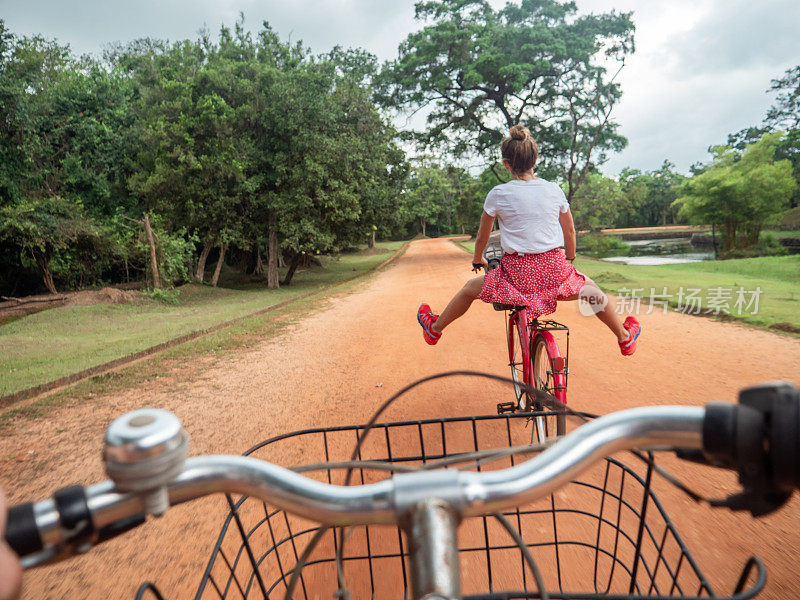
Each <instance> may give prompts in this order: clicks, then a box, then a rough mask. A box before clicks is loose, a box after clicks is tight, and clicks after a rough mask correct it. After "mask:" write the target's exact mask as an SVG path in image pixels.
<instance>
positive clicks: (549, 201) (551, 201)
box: [483, 179, 569, 254]
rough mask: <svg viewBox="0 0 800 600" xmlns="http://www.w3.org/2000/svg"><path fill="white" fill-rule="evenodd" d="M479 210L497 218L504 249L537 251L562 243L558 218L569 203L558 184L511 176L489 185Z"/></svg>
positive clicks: (527, 251) (521, 252) (549, 248)
mask: <svg viewBox="0 0 800 600" xmlns="http://www.w3.org/2000/svg"><path fill="white" fill-rule="evenodd" d="M483 210H485V211H486V214H488V215H490V216H492V217H497V222H498V225H499V226H500V245H501V246H503V251H505V252H516V253H518V254H539V253H541V252H547V251H548V250H552V249H553V248H558V247H559V246H563V245H564V232H563V231H562V230H561V224H560V223H559V221H558V217H559V215H560V214H561V213H565V212H567V211H568V210H569V202H567V197H566V196H565V195H564V192H563V191H562V190H561V188H560V187H558V184H555V183H553V182H551V181H547V180H545V179H529V180H528V181H523V180H519V179H512V180H511V181H509V182H508V183H502V184H500V185H498V186H495V187H494V188H492V190H491V191H490V192H489V193H488V194H487V195H486V202H485V203H484V205H483Z"/></svg>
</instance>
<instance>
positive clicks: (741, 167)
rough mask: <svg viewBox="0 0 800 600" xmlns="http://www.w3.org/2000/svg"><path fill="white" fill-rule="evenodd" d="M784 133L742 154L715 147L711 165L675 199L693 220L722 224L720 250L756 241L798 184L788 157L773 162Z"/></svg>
mask: <svg viewBox="0 0 800 600" xmlns="http://www.w3.org/2000/svg"><path fill="white" fill-rule="evenodd" d="M783 135H784V134H783V133H782V132H777V133H769V134H766V135H764V136H763V137H762V138H761V140H759V141H758V142H756V143H755V144H752V145H750V146H748V147H747V148H746V149H745V151H744V152H743V153H742V154H741V155H738V154H737V153H736V152H735V151H734V150H732V149H731V148H730V147H728V146H719V147H716V148H714V158H713V161H712V163H711V165H710V166H709V167H708V168H707V169H706V170H705V171H704V172H703V173H701V174H699V175H695V176H694V177H692V178H690V179H687V180H686V181H685V182H684V183H683V184H682V185H681V187H680V194H681V197H680V198H678V199H677V200H676V201H675V204H676V206H677V207H679V208H680V214H682V215H685V216H686V217H687V218H689V220H690V221H692V222H694V223H702V224H709V223H711V224H714V225H721V226H722V229H723V246H722V250H723V251H725V252H727V251H730V250H732V249H734V248H737V247H747V246H750V245H753V244H755V243H757V242H758V239H759V235H760V233H761V228H762V227H763V225H764V224H765V223H766V222H768V220H769V219H770V218H772V217H774V216H775V215H776V214H778V213H779V212H780V211H781V210H782V209H783V208H784V206H785V205H786V204H787V202H788V200H789V198H790V197H791V195H792V193H793V192H794V190H795V188H796V187H797V183H796V182H795V180H794V178H793V177H792V166H791V163H790V162H789V161H788V160H785V159H784V160H775V153H776V150H777V147H778V146H779V144H780V142H781V138H782V137H783Z"/></svg>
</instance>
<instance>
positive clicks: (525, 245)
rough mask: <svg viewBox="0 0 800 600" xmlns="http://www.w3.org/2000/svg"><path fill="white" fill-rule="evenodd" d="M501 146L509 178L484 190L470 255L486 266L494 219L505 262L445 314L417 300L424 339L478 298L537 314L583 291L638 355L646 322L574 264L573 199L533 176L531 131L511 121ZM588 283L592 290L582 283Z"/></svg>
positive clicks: (471, 284) (469, 286)
mask: <svg viewBox="0 0 800 600" xmlns="http://www.w3.org/2000/svg"><path fill="white" fill-rule="evenodd" d="M500 152H501V154H502V157H503V166H505V168H506V169H507V170H508V172H509V173H510V174H511V181H509V182H508V183H503V184H500V185H497V186H495V187H494V188H493V189H492V190H491V191H490V192H489V194H488V195H487V196H486V202H485V203H484V206H483V214H482V215H481V224H480V227H479V228H478V235H477V239H476V241H475V255H474V257H473V260H472V264H473V271H475V272H476V273H477V272H478V271H479V270H480V269H481V268H485V267H486V266H487V262H486V259H485V258H484V256H483V251H484V249H485V248H486V244H487V242H488V241H489V234H490V232H491V230H492V225H493V224H494V220H495V217H496V218H497V220H498V223H499V226H500V240H501V245H502V247H503V251H504V254H503V258H502V261H501V262H500V268H499V269H495V270H493V271H490V272H488V273H486V274H485V275H481V276H479V277H475V278H474V279H471V280H469V281H468V282H467V283H466V285H465V286H464V287H463V288H461V290H460V291H459V292H458V293H457V294H456V295H455V296H454V297H453V299H452V300H451V301H450V303H449V304H448V305H447V307H446V308H445V309H444V311H443V312H442V314H441V315H436V314H433V313H432V312H431V308H430V306H428V305H427V304H425V303H423V304H422V305H420V307H419V310H418V311H417V320H418V321H419V324H420V325H421V326H422V330H423V333H422V335H423V337H424V338H425V341H426V342H427V343H428V344H431V345H433V344H436V343H437V342H438V341H439V339H440V338H441V336H442V331H443V330H444V328H445V327H447V326H448V325H449V324H450V323H452V322H453V321H455V320H456V319H457V318H459V317H460V316H461V315H463V314H464V313H465V312H467V310H468V309H469V307H470V305H471V304H472V302H473V301H474V300H476V299H478V298H479V299H481V300H483V301H484V302H498V303H501V304H508V305H513V306H527V307H528V314H529V316H531V317H538V316H541V315H549V314H552V313H553V312H555V310H556V302H557V301H558V300H577V299H578V298H579V297H582V296H583V295H586V296H587V299H589V300H590V301H591V302H592V303H594V304H595V306H594V309H595V310H594V312H595V314H596V315H597V317H598V318H599V319H600V320H601V321H602V322H603V323H605V324H606V325H607V326H608V328H609V329H610V330H611V331H612V332H613V333H614V335H616V336H617V340H618V343H619V348H620V351H621V352H622V354H623V355H625V356H629V355H631V354H633V353H634V352H635V351H636V338H638V337H639V333H640V332H641V326H640V325H639V322H638V321H637V320H636V319H635V318H634V317H632V316H629V317H627V318H626V319H625V322H624V323H621V322H620V320H619V318H618V317H617V315H616V313H615V312H614V310H613V309H612V308H611V306H610V305H609V303H608V299H607V298H606V296H605V294H603V292H602V291H600V289H599V288H598V287H597V286H596V285H595V284H594V282H592V281H591V280H590V279H589V278H588V277H586V276H585V275H583V274H582V273H580V272H578V271H577V270H576V269H575V267H574V266H573V265H572V264H571V263H572V261H573V260H575V225H574V223H573V221H572V213H571V212H570V210H569V203H568V202H567V199H566V197H565V196H564V192H563V191H562V190H561V188H560V187H559V186H558V185H557V184H555V183H552V182H550V181H546V180H544V179H541V178H539V177H537V176H536V175H534V172H533V169H534V167H535V165H536V161H537V159H538V158H539V149H538V147H537V146H536V142H535V141H534V139H533V138H532V137H531V135H530V132H529V131H528V129H527V128H526V127H523V126H522V125H515V126H514V127H512V128H511V133H510V136H509V137H507V138H505V139H504V140H503V142H502V144H501V145H500ZM562 244H563V245H564V247H565V251H566V254H565V253H564V252H563V251H562V250H561V246H562ZM586 284H590V286H591V290H589V289H585V288H584V286H586Z"/></svg>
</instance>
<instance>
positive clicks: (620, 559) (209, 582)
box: [195, 413, 766, 600]
mask: <svg viewBox="0 0 800 600" xmlns="http://www.w3.org/2000/svg"><path fill="white" fill-rule="evenodd" d="M532 414H533V413H532ZM536 414H540V413H536ZM542 414H544V415H545V417H546V418H548V419H551V418H555V415H554V414H553V413H542ZM529 417H530V415H529V414H519V413H517V414H509V415H491V416H483V417H463V418H462V417H457V418H446V419H433V420H424V421H408V422H399V423H386V424H380V425H376V426H375V427H374V429H373V430H371V431H370V432H369V435H368V436H367V437H366V440H365V442H364V443H363V446H362V448H361V451H360V455H359V457H358V458H359V460H362V461H377V462H379V463H383V464H384V465H385V464H386V463H392V465H394V466H396V468H398V469H399V468H406V467H413V466H420V465H423V464H426V463H427V464H430V463H431V462H433V461H440V460H442V459H444V458H445V457H453V456H457V455H459V454H465V453H470V452H475V451H479V450H484V449H488V448H498V447H516V446H524V445H526V443H529V441H530V430H529V429H528V430H526V421H527V419H528V418H529ZM362 431H363V426H351V427H332V428H319V429H308V430H304V431H299V432H294V433H289V434H286V435H282V436H279V437H275V438H272V439H270V440H267V441H265V442H263V443H261V444H259V445H257V446H255V447H253V448H252V449H250V450H249V451H248V452H247V453H246V454H247V455H250V456H254V457H256V458H262V459H265V460H269V461H271V462H276V463H278V464H283V465H284V466H294V465H297V464H309V463H330V462H336V461H348V460H349V458H350V454H351V452H352V450H353V448H354V447H355V444H356V441H357V438H358V436H359V435H360V434H361V433H362ZM525 458H528V457H527V456H514V455H510V456H506V457H505V458H503V459H502V460H496V461H493V462H491V463H487V464H478V465H475V464H474V463H473V464H472V466H471V468H473V469H477V470H488V469H499V468H506V467H509V466H512V465H514V464H518V463H519V462H520V461H522V460H525ZM631 465H633V466H631ZM459 468H464V465H461V466H460V467H459ZM305 474H306V475H308V476H310V477H314V478H317V479H319V480H321V481H325V482H329V483H334V484H343V483H344V480H345V474H344V471H343V470H342V469H335V468H326V469H322V470H320V471H316V472H307V473H305ZM652 474H653V469H652V462H650V464H649V465H648V464H647V462H646V461H639V460H638V459H635V458H633V457H632V461H631V464H630V465H626V464H623V463H622V462H620V461H619V460H615V459H613V458H609V459H606V460H605V461H602V462H601V463H600V464H598V465H597V466H596V468H593V469H590V470H589V471H587V472H586V473H584V474H583V475H581V478H580V479H579V480H575V481H572V482H571V483H570V484H568V485H567V486H565V487H563V488H561V489H559V490H558V491H556V492H555V493H553V494H552V495H550V496H547V497H546V498H543V499H541V500H539V501H537V502H536V503H534V504H531V505H528V506H524V507H519V508H518V509H517V510H514V511H510V512H506V513H504V515H505V517H506V518H507V520H508V521H510V522H511V523H512V525H513V526H514V528H515V529H516V530H517V531H518V532H519V533H520V534H521V537H522V539H523V540H524V541H525V543H526V544H527V546H528V548H529V549H530V552H531V554H532V555H533V557H534V559H535V561H536V563H537V565H538V566H539V569H540V571H541V572H542V574H543V579H544V583H545V589H546V590H547V595H548V596H549V597H550V598H587V599H588V598H675V597H680V598H696V597H703V598H718V597H722V596H718V595H716V594H715V591H714V590H712V587H711V585H710V584H709V582H708V580H707V579H706V577H705V576H704V575H703V573H701V571H700V569H699V568H698V566H697V563H696V562H695V560H694V559H693V558H692V556H691V554H690V553H689V551H688V549H687V548H686V546H685V544H684V542H683V541H682V540H681V538H680V536H679V535H678V533H677V532H676V530H675V528H674V526H673V525H672V523H671V521H670V519H669V518H668V516H667V514H666V512H665V511H664V509H663V507H662V505H661V503H660V502H659V500H658V499H657V498H656V496H655V494H654V493H653V491H652V490H651V489H650V481H651V477H652ZM353 475H354V476H353V478H352V481H351V483H353V484H360V483H370V482H374V481H377V480H379V479H383V478H386V477H388V476H390V472H388V471H386V470H383V469H368V468H363V469H361V468H360V469H356V470H355V471H354V473H353ZM227 502H228V507H229V513H228V515H227V517H226V518H225V521H224V524H223V526H222V530H221V531H220V534H219V538H218V540H217V543H216V545H215V546H214V549H213V551H212V554H211V558H210V560H209V562H208V565H207V568H206V570H205V573H204V575H203V578H202V581H201V583H200V586H199V589H198V590H197V593H196V596H195V598H196V600H200V599H206V600H208V599H226V600H230V599H238V598H283V597H284V594H285V592H286V589H287V585H288V583H289V580H290V578H291V576H292V571H293V569H294V566H295V565H296V563H297V561H298V558H299V557H300V556H301V555H302V553H303V551H304V549H305V547H306V545H307V544H308V542H309V540H311V538H312V537H313V536H314V535H315V534H316V533H317V531H318V530H319V526H318V525H317V524H315V523H312V522H310V521H307V520H305V519H302V518H299V517H295V516H293V515H291V514H288V513H286V512H284V511H281V510H277V509H275V508H274V507H271V506H269V505H267V504H265V503H264V502H262V501H261V500H258V499H255V498H250V497H246V496H245V497H240V498H232V497H230V496H228V497H227ZM346 533H347V534H346V535H345V538H344V539H345V544H344V547H343V548H342V549H341V555H342V560H341V572H340V573H337V561H336V554H337V550H338V549H339V547H340V546H339V545H340V541H341V538H340V537H339V534H340V531H339V530H334V529H330V530H327V531H326V532H324V533H323V534H322V536H321V539H320V542H319V545H318V546H317V547H316V548H315V549H314V551H313V553H312V554H311V555H310V557H309V560H308V563H307V564H306V566H305V568H304V569H303V571H302V575H301V576H300V577H299V585H298V586H297V588H296V589H295V591H294V596H293V597H294V598H303V599H306V598H309V599H310V598H331V597H332V595H335V594H336V593H337V590H340V589H346V590H348V591H349V593H350V597H351V598H354V599H355V598H399V597H406V598H407V597H408V595H409V593H410V592H409V588H410V585H409V578H410V575H409V560H408V545H407V543H406V540H405V539H404V537H403V534H402V533H401V531H400V530H399V529H398V528H396V527H386V526H382V527H381V526H363V527H355V528H352V529H350V530H347V532H346ZM459 557H460V562H461V573H462V592H463V594H464V597H465V598H471V599H478V598H480V599H489V598H492V599H508V600H511V599H512V598H540V597H542V594H541V593H540V592H539V590H538V589H537V587H536V584H535V582H534V579H533V577H532V576H531V574H530V571H529V570H528V568H527V566H526V563H525V560H524V559H523V554H522V552H521V550H520V548H519V547H518V546H517V545H516V544H515V542H514V540H513V539H512V538H511V537H510V536H509V534H508V533H507V532H506V530H505V529H503V528H502V527H501V525H500V523H499V522H498V521H496V520H495V519H494V518H493V517H491V516H487V517H476V518H471V519H466V520H465V521H464V522H463V523H462V524H461V527H460V529H459ZM765 579H766V576H765V573H764V568H763V565H762V564H761V563H760V561H758V559H751V561H750V562H749V563H748V564H747V565H746V566H745V569H744V571H743V573H742V576H741V577H740V580H739V582H738V583H737V584H735V585H734V584H732V585H730V587H729V589H734V592H733V594H732V595H728V596H724V597H727V598H736V599H740V598H741V599H743V598H750V597H752V596H754V595H755V594H756V593H758V592H759V591H760V590H761V588H762V587H763V585H764V582H765ZM340 583H341V584H342V585H341V587H340ZM745 588H746V589H745Z"/></svg>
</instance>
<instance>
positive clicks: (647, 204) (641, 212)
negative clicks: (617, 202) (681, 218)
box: [616, 160, 685, 227]
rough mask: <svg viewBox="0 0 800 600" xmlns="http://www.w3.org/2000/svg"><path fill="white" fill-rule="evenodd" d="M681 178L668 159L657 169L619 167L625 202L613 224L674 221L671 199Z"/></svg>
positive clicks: (644, 223) (675, 215) (674, 211)
mask: <svg viewBox="0 0 800 600" xmlns="http://www.w3.org/2000/svg"><path fill="white" fill-rule="evenodd" d="M684 179H685V177H684V176H683V175H681V174H680V173H677V172H676V171H675V165H674V164H672V163H671V162H669V161H668V160H665V161H664V163H663V164H662V165H661V168H660V169H658V170H657V171H646V172H644V173H642V172H641V171H639V170H637V169H623V170H622V172H621V173H620V177H619V181H620V183H621V184H622V188H623V190H624V192H625V195H626V196H627V199H628V202H627V208H626V210H625V211H623V212H622V213H621V214H620V215H619V217H618V219H617V222H616V224H617V226H629V227H653V226H656V225H662V226H663V225H667V224H668V223H670V224H672V225H675V224H677V220H678V215H677V209H676V207H675V206H673V202H674V201H675V199H676V198H677V197H678V192H677V188H678V186H680V184H681V183H682V182H683V180H684Z"/></svg>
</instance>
